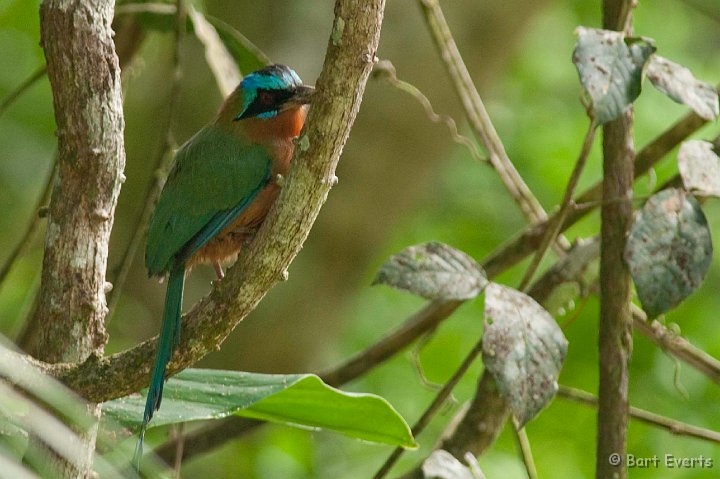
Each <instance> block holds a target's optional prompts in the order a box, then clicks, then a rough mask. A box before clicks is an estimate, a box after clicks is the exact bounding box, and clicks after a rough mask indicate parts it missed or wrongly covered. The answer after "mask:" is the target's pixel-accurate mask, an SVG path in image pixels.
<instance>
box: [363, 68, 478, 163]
mask: <svg viewBox="0 0 720 479" xmlns="http://www.w3.org/2000/svg"><path fill="white" fill-rule="evenodd" d="M373 76H377V77H381V78H384V79H385V80H386V81H387V82H389V83H390V84H391V85H392V86H394V87H395V88H397V89H398V90H402V91H404V92H405V93H407V94H409V95H411V96H412V97H413V98H415V99H416V100H417V101H418V103H420V105H422V107H423V109H424V110H425V115H427V117H428V118H429V119H430V121H432V122H433V123H443V124H445V126H447V128H448V130H450V137H451V138H452V140H453V141H454V142H455V143H457V144H459V145H462V146H464V147H465V148H467V150H468V151H469V152H470V155H471V156H472V157H473V158H475V159H476V160H477V161H479V162H481V163H485V162H487V161H489V160H488V159H487V158H483V157H482V155H480V151H479V150H478V148H477V145H476V144H475V143H474V142H472V141H470V139H469V138H467V137H466V136H463V135H461V134H460V133H459V132H458V129H457V123H455V120H454V119H453V117H451V116H449V115H439V114H437V113H435V110H434V109H433V106H432V103H430V100H429V99H428V97H427V96H425V94H423V92H422V91H420V89H419V88H418V87H416V86H415V85H413V84H412V83H408V82H406V81H402V80H400V79H399V78H398V77H397V73H396V71H395V66H394V65H393V64H392V63H391V62H390V61H389V60H380V61H379V62H378V63H377V64H376V65H375V68H374V69H373Z"/></svg>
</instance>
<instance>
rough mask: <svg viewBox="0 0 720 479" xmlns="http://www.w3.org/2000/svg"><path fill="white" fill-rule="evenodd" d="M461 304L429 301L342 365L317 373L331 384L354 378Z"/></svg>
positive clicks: (408, 342)
mask: <svg viewBox="0 0 720 479" xmlns="http://www.w3.org/2000/svg"><path fill="white" fill-rule="evenodd" d="M461 304H462V302H460V301H439V300H438V301H433V302H431V303H428V304H427V306H425V307H424V308H423V309H421V310H420V311H418V312H417V313H415V314H413V315H412V316H410V317H409V318H408V319H407V320H405V322H404V323H403V324H402V326H400V327H399V328H398V329H396V330H395V331H393V332H391V333H390V334H388V335H387V336H385V337H384V338H382V339H381V340H380V341H378V342H377V343H375V344H373V345H372V346H370V347H369V348H367V349H365V350H364V351H362V352H360V353H358V354H356V355H355V356H354V357H352V358H350V359H348V360H347V361H345V362H344V363H343V364H341V365H339V366H337V367H335V368H332V369H330V370H327V371H325V372H321V373H320V377H321V378H322V379H323V381H325V382H326V383H327V384H330V385H331V386H340V385H342V384H345V383H347V382H349V381H352V380H353V379H356V378H358V377H360V376H362V375H363V374H365V373H366V372H368V371H369V370H370V369H372V368H373V367H375V366H377V365H378V364H380V363H381V362H383V361H385V360H386V359H388V358H390V357H392V356H393V355H395V354H397V353H398V352H400V351H401V350H403V349H404V348H405V347H407V346H408V345H409V344H410V343H412V342H413V341H415V340H416V339H417V338H418V337H420V336H421V335H423V334H425V333H427V332H428V331H432V330H433V329H435V328H436V327H437V325H438V324H440V322H441V321H443V320H444V319H445V318H447V317H449V316H450V315H451V314H452V313H454V312H455V310H456V309H457V308H458V307H459V306H460V305H461Z"/></svg>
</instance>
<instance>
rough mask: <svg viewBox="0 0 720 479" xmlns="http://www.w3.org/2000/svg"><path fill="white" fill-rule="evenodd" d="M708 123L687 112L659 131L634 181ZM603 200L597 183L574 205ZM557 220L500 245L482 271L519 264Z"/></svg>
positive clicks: (578, 213)
mask: <svg viewBox="0 0 720 479" xmlns="http://www.w3.org/2000/svg"><path fill="white" fill-rule="evenodd" d="M706 123H707V120H704V119H703V118H700V117H699V116H698V115H697V114H695V113H692V112H691V113H688V114H686V115H685V116H684V117H682V118H681V119H680V120H678V121H677V122H676V123H675V124H674V125H672V126H671V127H670V128H668V129H667V130H665V131H664V132H662V133H661V134H660V135H659V136H658V137H657V138H655V139H654V140H653V141H651V142H650V143H648V144H647V145H645V147H644V148H643V149H642V150H640V152H639V153H638V154H637V157H636V158H635V173H634V175H635V178H637V177H639V176H642V175H644V174H645V173H647V172H648V170H650V168H652V167H653V166H654V165H655V164H656V163H657V162H658V161H660V160H661V159H662V158H663V157H664V156H665V155H667V154H668V153H670V151H671V150H672V149H673V148H675V147H676V146H678V145H679V144H680V143H681V142H682V141H683V140H685V139H686V138H687V137H688V136H690V135H692V134H693V133H695V132H696V131H697V130H699V129H700V128H701V127H702V126H704V125H705V124H706ZM601 201H602V182H598V183H596V184H595V185H593V186H592V187H591V188H589V189H587V190H586V191H584V192H583V193H582V194H581V195H580V196H578V197H577V198H575V200H574V201H573V202H574V203H575V204H577V205H581V204H591V205H598V204H600V203H601ZM593 209H594V207H592V208H582V209H575V210H572V211H570V212H569V213H568V215H567V218H565V221H563V223H562V226H561V228H560V231H565V230H566V229H568V228H569V227H571V226H572V225H574V224H575V223H577V222H578V221H580V220H581V219H582V218H584V217H585V216H586V215H587V214H588V213H590V212H591V211H592V210H593ZM556 217H557V213H556V214H554V215H552V216H551V217H550V218H548V219H547V220H546V221H544V222H542V223H538V224H535V225H530V226H528V227H527V228H525V229H524V230H523V231H521V232H520V233H519V234H518V235H516V236H515V237H514V238H513V239H511V240H510V241H508V242H507V243H506V244H505V245H503V246H501V247H500V248H498V249H497V250H495V251H494V252H493V253H491V254H490V256H489V257H488V258H486V259H485V260H484V261H483V268H485V271H486V272H487V274H488V275H489V276H495V275H498V274H500V273H501V272H503V271H505V270H506V269H508V268H510V267H511V266H514V265H515V264H517V263H519V262H520V261H522V260H523V259H525V257H527V256H528V255H529V254H530V253H532V252H533V251H534V250H536V249H537V248H538V246H539V244H540V241H541V240H542V238H543V236H544V235H545V231H546V230H547V229H548V227H549V226H550V225H552V223H553V221H554V220H555V218H556Z"/></svg>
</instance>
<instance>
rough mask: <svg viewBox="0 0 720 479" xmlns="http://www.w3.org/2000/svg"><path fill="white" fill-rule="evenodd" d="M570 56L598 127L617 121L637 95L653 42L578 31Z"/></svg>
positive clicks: (622, 35) (589, 31)
mask: <svg viewBox="0 0 720 479" xmlns="http://www.w3.org/2000/svg"><path fill="white" fill-rule="evenodd" d="M576 33H577V35H578V41H577V44H576V45H575V51H574V52H573V63H574V64H575V66H576V67H577V70H578V74H579V76H580V82H581V83H582V85H583V88H585V91H586V92H587V93H588V95H589V97H590V100H591V113H592V116H593V118H594V119H595V121H596V122H597V123H598V124H603V123H607V122H609V121H612V120H614V119H616V118H618V117H619V116H620V115H622V114H623V112H625V110H627V108H628V107H629V106H630V105H631V104H632V102H633V101H635V99H636V98H637V97H638V95H640V89H641V83H642V73H643V68H644V67H645V65H646V63H647V62H648V59H649V58H650V56H651V55H652V54H653V53H654V52H655V46H654V45H653V44H652V40H650V39H647V38H625V35H624V34H623V33H621V32H614V31H610V30H599V29H596V28H585V27H578V28H577V30H576Z"/></svg>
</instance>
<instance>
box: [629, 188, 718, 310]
mask: <svg viewBox="0 0 720 479" xmlns="http://www.w3.org/2000/svg"><path fill="white" fill-rule="evenodd" d="M625 258H626V260H627V262H628V264H629V265H630V271H631V273H632V277H633V281H634V282H635V288H636V289H637V293H638V297H639V298H640V303H641V304H642V307H643V309H644V310H645V312H646V313H647V315H648V318H649V319H652V318H655V317H656V316H658V315H659V314H662V313H664V312H666V311H668V310H670V309H672V308H674V307H675V306H677V305H678V304H680V303H681V302H682V301H683V300H684V299H685V298H687V297H688V296H689V295H690V294H691V293H692V292H693V291H695V290H696V289H697V288H698V287H699V286H700V284H701V283H702V281H703V279H704V278H705V274H706V273H707V271H708V268H709V267H710V262H711V260H712V240H711V238H710V229H709V228H708V224H707V220H706V219H705V215H704V214H703V211H702V209H700V204H699V203H698V202H697V200H696V199H695V197H693V196H692V195H691V194H689V193H687V192H685V191H683V190H680V189H673V188H671V189H667V190H663V191H661V192H659V193H658V194H656V195H653V196H652V197H651V198H650V199H649V200H648V201H647V203H645V206H643V208H642V209H641V210H640V211H639V212H638V213H637V215H636V217H635V223H634V224H633V227H632V230H631V231H630V237H629V238H628V242H627V247H626V250H625Z"/></svg>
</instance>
